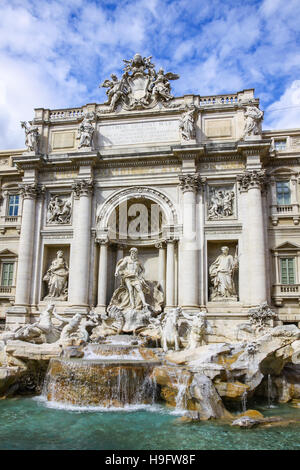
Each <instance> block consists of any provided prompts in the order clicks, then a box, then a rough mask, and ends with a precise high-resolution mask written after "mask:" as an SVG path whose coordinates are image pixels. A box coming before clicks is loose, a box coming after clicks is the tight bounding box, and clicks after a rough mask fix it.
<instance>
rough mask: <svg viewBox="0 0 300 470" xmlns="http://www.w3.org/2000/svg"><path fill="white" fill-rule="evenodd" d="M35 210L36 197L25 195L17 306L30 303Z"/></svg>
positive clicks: (17, 283)
mask: <svg viewBox="0 0 300 470" xmlns="http://www.w3.org/2000/svg"><path fill="white" fill-rule="evenodd" d="M35 211H36V199H35V197H30V196H26V195H25V196H24V200H23V213H22V226H21V233H20V242H19V258H18V272H17V282H16V297H15V305H16V306H27V305H28V304H29V303H30V291H31V282H32V260H33V244H34V229H35Z"/></svg>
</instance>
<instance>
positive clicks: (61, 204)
mask: <svg viewBox="0 0 300 470" xmlns="http://www.w3.org/2000/svg"><path fill="white" fill-rule="evenodd" d="M71 215H72V200H71V196H70V195H69V194H68V195H65V194H64V195H58V194H57V195H52V196H51V197H50V201H49V204H48V208H47V224H69V223H70V222H71Z"/></svg>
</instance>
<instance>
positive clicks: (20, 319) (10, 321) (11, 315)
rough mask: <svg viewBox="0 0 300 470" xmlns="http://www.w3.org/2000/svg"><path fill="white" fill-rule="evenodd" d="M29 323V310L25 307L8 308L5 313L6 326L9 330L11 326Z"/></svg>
mask: <svg viewBox="0 0 300 470" xmlns="http://www.w3.org/2000/svg"><path fill="white" fill-rule="evenodd" d="M26 323H30V315H29V308H28V307H25V305H20V306H17V305H15V306H13V307H9V308H8V309H7V311H6V326H7V327H8V329H10V326H13V325H25V324H26Z"/></svg>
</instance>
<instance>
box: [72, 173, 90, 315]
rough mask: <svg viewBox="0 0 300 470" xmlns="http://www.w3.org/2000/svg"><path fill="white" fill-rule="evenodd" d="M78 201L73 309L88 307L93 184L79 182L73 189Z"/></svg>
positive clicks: (73, 264)
mask: <svg viewBox="0 0 300 470" xmlns="http://www.w3.org/2000/svg"><path fill="white" fill-rule="evenodd" d="M72 189H73V191H74V193H75V199H77V200H78V201H77V202H78V203H77V207H76V214H74V215H75V216H74V220H75V221H76V222H75V226H74V242H73V243H74V244H73V247H72V259H71V263H70V268H71V270H72V272H71V276H70V299H69V301H70V303H71V305H72V307H82V308H83V309H84V308H85V309H86V308H87V307H88V286H89V272H90V269H89V264H90V246H91V206H92V192H93V182H92V181H91V180H79V181H76V182H75V183H74V184H73V187H72Z"/></svg>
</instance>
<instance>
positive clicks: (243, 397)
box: [242, 390, 247, 413]
mask: <svg viewBox="0 0 300 470" xmlns="http://www.w3.org/2000/svg"><path fill="white" fill-rule="evenodd" d="M242 411H243V413H245V411H247V390H245V391H244V393H243V395H242Z"/></svg>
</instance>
